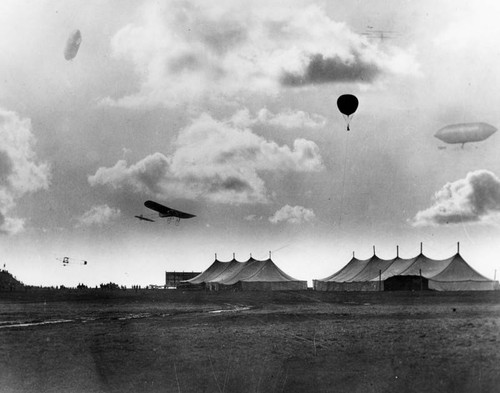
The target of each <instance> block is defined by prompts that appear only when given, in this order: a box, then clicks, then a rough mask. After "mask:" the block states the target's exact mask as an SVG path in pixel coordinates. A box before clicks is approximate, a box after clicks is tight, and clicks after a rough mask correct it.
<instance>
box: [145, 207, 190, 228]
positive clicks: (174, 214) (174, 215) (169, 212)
mask: <svg viewBox="0 0 500 393" xmlns="http://www.w3.org/2000/svg"><path fill="white" fill-rule="evenodd" d="M144 206H146V207H147V208H148V209H151V210H154V211H156V212H158V214H159V216H160V217H166V218H167V222H170V221H172V220H175V224H176V225H179V222H180V221H181V219H188V218H193V217H196V216H195V215H194V214H189V213H184V212H181V211H179V210H175V209H171V208H170V207H167V206H164V205H161V204H159V203H157V202H154V201H146V202H144Z"/></svg>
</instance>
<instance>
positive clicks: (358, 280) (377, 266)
mask: <svg viewBox="0 0 500 393" xmlns="http://www.w3.org/2000/svg"><path fill="white" fill-rule="evenodd" d="M398 276H413V277H416V276H419V277H423V278H425V279H426V280H428V281H429V289H435V290H493V289H498V282H497V281H493V280H490V279H488V278H486V277H484V276H482V275H481V274H479V273H478V272H477V271H475V270H474V269H473V268H472V267H471V266H470V265H469V264H468V263H467V262H466V261H465V260H464V259H463V258H462V256H461V255H460V253H458V252H457V253H456V254H455V255H453V256H452V257H450V258H446V259H441V260H438V259H432V258H429V257H427V256H425V255H424V254H423V253H422V252H421V253H420V254H419V255H418V256H416V257H414V258H409V259H404V258H400V257H399V256H398V257H396V258H394V259H390V260H385V259H381V258H379V257H377V256H376V255H373V256H372V257H371V258H369V259H366V260H359V259H356V258H354V257H353V258H352V259H351V260H350V261H349V263H348V264H347V265H346V266H344V267H343V268H342V269H340V270H339V271H338V272H337V273H335V274H333V275H331V276H329V277H327V278H325V279H323V280H313V284H314V288H315V289H317V290H323V291H329V290H341V291H346V290H353V291H358V290H375V291H376V290H383V282H384V281H385V280H387V279H389V278H391V277H398ZM377 283H378V285H376V284H377Z"/></svg>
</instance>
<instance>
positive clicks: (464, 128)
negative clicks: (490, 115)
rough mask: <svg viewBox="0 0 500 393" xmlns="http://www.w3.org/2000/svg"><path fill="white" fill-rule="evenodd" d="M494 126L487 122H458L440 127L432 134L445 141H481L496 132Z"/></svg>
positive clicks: (462, 142) (463, 142)
mask: <svg viewBox="0 0 500 393" xmlns="http://www.w3.org/2000/svg"><path fill="white" fill-rule="evenodd" d="M496 130H497V129H496V128H495V127H493V126H492V125H489V124H487V123H460V124H451V125H449V126H446V127H443V128H441V129H440V130H439V131H438V132H436V133H435V134H434V136H435V137H436V138H438V139H439V140H441V141H443V142H445V143H461V144H462V146H463V145H464V144H465V143H469V142H481V141H484V140H485V139H487V138H489V137H490V136H491V135H493V134H494V133H495V132H496Z"/></svg>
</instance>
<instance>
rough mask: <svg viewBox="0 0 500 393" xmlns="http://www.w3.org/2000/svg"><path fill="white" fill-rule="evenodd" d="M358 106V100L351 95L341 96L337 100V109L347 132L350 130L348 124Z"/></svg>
mask: <svg viewBox="0 0 500 393" xmlns="http://www.w3.org/2000/svg"><path fill="white" fill-rule="evenodd" d="M358 105H359V101H358V99H357V98H356V96H353V95H352V94H343V95H341V96H340V97H339V98H338V99H337V107H338V108H339V111H340V113H342V115H343V116H344V119H345V121H346V123H347V131H349V130H350V128H349V123H350V122H351V119H352V116H353V115H354V112H356V109H358Z"/></svg>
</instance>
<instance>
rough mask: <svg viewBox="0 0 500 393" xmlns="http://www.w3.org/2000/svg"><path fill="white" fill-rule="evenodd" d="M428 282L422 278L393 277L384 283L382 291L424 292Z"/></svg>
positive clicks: (427, 287)
mask: <svg viewBox="0 0 500 393" xmlns="http://www.w3.org/2000/svg"><path fill="white" fill-rule="evenodd" d="M428 289H429V280H428V279H426V278H425V277H422V276H393V277H389V278H388V279H387V280H385V281H384V291H424V290H428Z"/></svg>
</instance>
